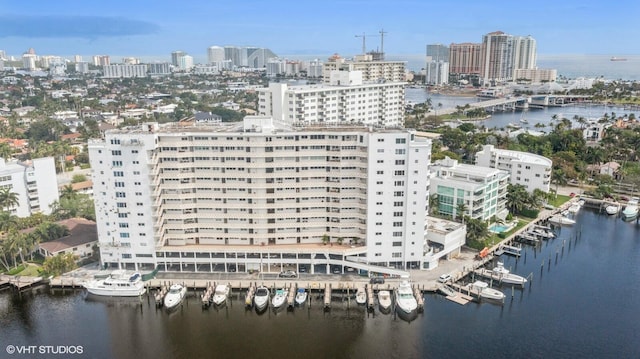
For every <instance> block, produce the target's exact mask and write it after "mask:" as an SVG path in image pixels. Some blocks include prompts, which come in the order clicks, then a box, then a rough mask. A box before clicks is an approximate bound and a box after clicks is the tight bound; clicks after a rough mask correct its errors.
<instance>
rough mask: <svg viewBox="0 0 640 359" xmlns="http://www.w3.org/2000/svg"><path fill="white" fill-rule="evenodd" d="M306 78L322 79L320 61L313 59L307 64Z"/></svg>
mask: <svg viewBox="0 0 640 359" xmlns="http://www.w3.org/2000/svg"><path fill="white" fill-rule="evenodd" d="M307 77H313V78H321V77H322V61H320V60H318V59H315V60H313V61H310V62H309V65H308V66H307Z"/></svg>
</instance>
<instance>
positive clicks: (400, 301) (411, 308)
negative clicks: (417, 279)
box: [396, 280, 418, 314]
mask: <svg viewBox="0 0 640 359" xmlns="http://www.w3.org/2000/svg"><path fill="white" fill-rule="evenodd" d="M396 304H397V306H398V308H400V310H402V311H403V312H405V313H407V314H409V313H413V312H415V310H416V309H417V308H418V302H417V301H416V297H414V296H413V289H412V288H411V285H410V284H409V282H407V281H406V280H405V281H402V283H400V286H398V290H396Z"/></svg>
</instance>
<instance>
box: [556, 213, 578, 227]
mask: <svg viewBox="0 0 640 359" xmlns="http://www.w3.org/2000/svg"><path fill="white" fill-rule="evenodd" d="M549 222H550V223H553V224H555V225H558V226H564V225H566V226H571V225H574V224H576V221H574V220H573V219H571V218H567V217H565V216H561V215H555V216H551V218H549Z"/></svg>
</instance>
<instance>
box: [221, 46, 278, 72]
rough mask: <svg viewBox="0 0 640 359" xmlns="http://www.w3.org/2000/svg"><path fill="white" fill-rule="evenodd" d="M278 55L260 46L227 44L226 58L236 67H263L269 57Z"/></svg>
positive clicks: (225, 49)
mask: <svg viewBox="0 0 640 359" xmlns="http://www.w3.org/2000/svg"><path fill="white" fill-rule="evenodd" d="M275 57H277V55H276V54H274V53H273V52H272V51H271V50H269V49H266V48H260V47H236V46H225V47H224V58H225V60H230V61H231V63H232V64H233V66H236V67H252V68H263V67H265V66H266V65H267V61H268V60H269V59H272V58H275Z"/></svg>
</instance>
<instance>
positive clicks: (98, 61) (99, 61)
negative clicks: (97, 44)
mask: <svg viewBox="0 0 640 359" xmlns="http://www.w3.org/2000/svg"><path fill="white" fill-rule="evenodd" d="M93 65H94V66H108V65H111V58H110V57H109V55H94V56H93Z"/></svg>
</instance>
